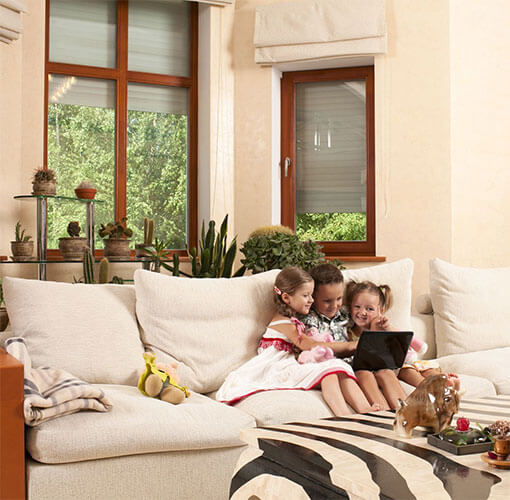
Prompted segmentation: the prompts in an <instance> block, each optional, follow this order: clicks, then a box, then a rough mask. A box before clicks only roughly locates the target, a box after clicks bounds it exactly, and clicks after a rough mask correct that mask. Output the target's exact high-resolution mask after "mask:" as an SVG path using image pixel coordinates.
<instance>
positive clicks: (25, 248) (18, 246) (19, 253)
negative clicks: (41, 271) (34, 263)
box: [11, 221, 34, 261]
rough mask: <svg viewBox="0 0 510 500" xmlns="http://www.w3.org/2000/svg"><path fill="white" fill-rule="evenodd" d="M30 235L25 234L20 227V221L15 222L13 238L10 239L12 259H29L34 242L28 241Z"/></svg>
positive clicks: (32, 251)
mask: <svg viewBox="0 0 510 500" xmlns="http://www.w3.org/2000/svg"><path fill="white" fill-rule="evenodd" d="M31 238H32V236H30V235H28V234H25V230H24V229H21V222H20V221H18V222H16V230H15V240H14V241H11V250H12V260H20V261H22V260H30V259H32V254H33V253H34V242H33V241H30V240H31Z"/></svg>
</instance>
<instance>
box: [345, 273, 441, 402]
mask: <svg viewBox="0 0 510 500" xmlns="http://www.w3.org/2000/svg"><path fill="white" fill-rule="evenodd" d="M345 302H346V307H347V309H348V311H349V313H350V316H351V323H350V326H349V329H348V333H349V340H351V341H357V340H358V339H359V336H360V335H361V333H362V331H363V330H388V331H390V330H392V327H391V325H390V324H389V321H388V318H387V317H386V316H384V313H385V312H386V311H387V310H388V309H389V308H390V307H391V304H392V293H391V289H390V287H389V286H388V285H379V286H378V285H376V284H375V283H372V282H371V281H362V282H359V283H357V282H354V281H351V282H349V283H348V284H347V286H346V290H345ZM439 373H440V370H439V365H438V364H437V362H435V361H426V360H422V361H418V359H417V356H416V353H415V351H414V350H413V349H412V348H410V351H409V353H408V355H407V357H406V361H405V362H404V365H403V367H402V368H401V369H400V370H399V371H398V375H397V374H396V373H395V372H393V371H391V370H380V371H378V372H375V373H374V372H370V371H367V370H360V371H358V372H356V376H357V377H358V380H359V381H360V385H361V387H362V388H363V390H364V391H365V394H366V396H367V398H368V400H369V401H373V402H380V401H382V399H381V396H382V395H383V394H384V397H385V399H386V400H387V401H388V403H389V404H390V406H391V407H392V408H397V407H398V399H399V398H400V399H402V400H404V399H405V398H406V395H405V393H404V391H403V389H402V387H401V386H400V384H399V383H398V380H397V377H398V379H400V380H403V381H404V382H407V383H408V384H410V385H413V386H414V387H416V386H418V385H419V384H420V383H421V382H423V380H425V377H428V376H430V375H437V374H439ZM381 390H382V394H381Z"/></svg>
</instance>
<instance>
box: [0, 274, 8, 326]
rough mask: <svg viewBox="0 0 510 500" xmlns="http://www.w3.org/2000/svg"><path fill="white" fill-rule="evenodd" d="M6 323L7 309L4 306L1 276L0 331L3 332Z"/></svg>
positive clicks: (0, 279)
mask: <svg viewBox="0 0 510 500" xmlns="http://www.w3.org/2000/svg"><path fill="white" fill-rule="evenodd" d="M8 323H9V316H7V309H6V308H5V303H4V291H3V288H2V278H0V332H3V331H4V330H5V329H6V328H7V324H8Z"/></svg>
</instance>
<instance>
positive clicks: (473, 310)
mask: <svg viewBox="0 0 510 500" xmlns="http://www.w3.org/2000/svg"><path fill="white" fill-rule="evenodd" d="M509 282H510V267H509V268H504V269H503V268H500V269H474V268H468V267H459V266H455V265H452V264H449V263H447V262H444V261H442V260H440V259H434V260H432V261H430V295H431V300H432V306H433V308H434V321H435V330H436V344H437V355H438V356H440V357H442V356H448V355H450V354H459V353H463V352H474V351H484V350H487V349H496V348H498V347H509V346H510V329H509V328H508V325H509V324H510V308H509V307H508V297H509V293H508V283H509Z"/></svg>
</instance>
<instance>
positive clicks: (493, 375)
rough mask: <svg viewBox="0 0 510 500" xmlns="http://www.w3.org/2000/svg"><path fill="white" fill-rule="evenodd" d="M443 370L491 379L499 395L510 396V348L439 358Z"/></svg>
mask: <svg viewBox="0 0 510 500" xmlns="http://www.w3.org/2000/svg"><path fill="white" fill-rule="evenodd" d="M438 361H439V365H440V366H441V369H442V370H443V371H446V372H454V373H463V374H466V375H473V376H474V375H476V376H478V377H483V378H486V379H489V380H490V381H491V382H492V383H493V384H494V386H495V387H496V391H497V393H498V394H508V395H510V371H509V369H508V367H509V364H510V347H503V348H501V349H489V350H487V351H477V352H468V353H463V354H451V355H450V356H444V357H441V358H438Z"/></svg>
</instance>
